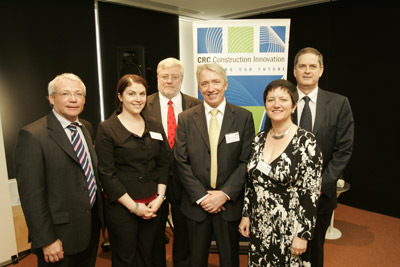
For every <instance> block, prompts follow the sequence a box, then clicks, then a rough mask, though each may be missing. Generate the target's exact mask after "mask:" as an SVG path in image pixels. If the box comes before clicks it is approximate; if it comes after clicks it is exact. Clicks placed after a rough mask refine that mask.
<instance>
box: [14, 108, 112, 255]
mask: <svg viewBox="0 0 400 267" xmlns="http://www.w3.org/2000/svg"><path fill="white" fill-rule="evenodd" d="M79 121H80V122H81V123H82V124H83V126H82V131H83V133H84V137H85V139H86V142H87V145H88V147H89V153H90V157H91V161H92V164H93V170H94V175H95V177H96V183H97V189H98V190H97V199H96V205H97V207H98V213H99V217H100V218H99V219H100V221H101V223H102V225H104V221H103V209H102V197H101V194H100V188H101V185H100V182H99V180H98V179H97V177H98V174H97V157H96V153H95V151H94V148H93V129H92V126H91V124H90V123H89V122H87V121H85V120H81V119H80V120H79ZM14 164H15V169H16V175H17V182H18V190H19V196H20V200H21V206H22V209H23V211H24V215H25V219H26V223H27V226H28V229H29V236H30V239H31V242H32V249H33V251H34V252H35V249H36V251H38V250H39V249H40V250H41V248H42V247H43V246H46V245H49V244H51V243H53V242H54V241H56V240H57V239H60V240H61V241H62V245H63V249H64V253H65V254H66V255H71V254H76V253H79V252H81V251H83V250H84V249H85V248H86V247H87V246H88V244H89V241H90V235H91V225H92V224H91V208H90V203H89V193H88V184H87V182H86V179H85V175H84V173H83V170H82V167H81V165H80V163H79V161H78V158H77V156H76V153H75V151H74V149H73V148H72V145H71V142H70V140H69V139H68V137H67V135H66V133H65V131H64V129H63V128H62V126H61V124H60V122H59V121H58V120H57V118H56V117H55V115H54V114H53V112H50V113H49V114H48V115H47V116H45V117H43V118H41V119H39V120H37V121H35V122H33V123H31V124H29V125H27V126H25V127H23V128H22V129H21V130H20V132H19V136H18V142H17V145H16V148H15V152H14Z"/></svg>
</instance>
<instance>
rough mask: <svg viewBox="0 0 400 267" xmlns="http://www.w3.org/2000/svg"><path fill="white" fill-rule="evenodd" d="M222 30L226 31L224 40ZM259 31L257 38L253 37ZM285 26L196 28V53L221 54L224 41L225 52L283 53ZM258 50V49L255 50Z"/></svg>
mask: <svg viewBox="0 0 400 267" xmlns="http://www.w3.org/2000/svg"><path fill="white" fill-rule="evenodd" d="M224 30H226V31H227V34H226V36H227V37H226V40H224V38H223V36H224V34H223V33H224V32H223V31H224ZM255 30H258V31H259V38H257V40H256V37H255ZM285 36H286V26H257V27H254V26H237V27H234V26H228V27H226V28H223V27H209V28H198V29H197V53H198V54H221V53H223V52H224V51H223V50H224V42H227V43H226V49H227V50H226V53H228V54H237V53H284V52H285V49H286V45H285ZM255 50H258V51H255Z"/></svg>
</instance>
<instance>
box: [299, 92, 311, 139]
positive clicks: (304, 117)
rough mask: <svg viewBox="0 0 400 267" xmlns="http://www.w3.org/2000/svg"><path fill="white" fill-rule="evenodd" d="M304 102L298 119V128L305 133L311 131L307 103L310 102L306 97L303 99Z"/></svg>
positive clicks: (309, 112) (309, 111)
mask: <svg viewBox="0 0 400 267" xmlns="http://www.w3.org/2000/svg"><path fill="white" fill-rule="evenodd" d="M303 100H304V108H303V112H302V113H301V117H300V127H301V128H303V129H304V130H306V131H309V132H311V131H312V119H311V110H310V106H309V105H308V102H310V98H309V97H308V96H305V97H303Z"/></svg>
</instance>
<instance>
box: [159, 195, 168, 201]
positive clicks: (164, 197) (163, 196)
mask: <svg viewBox="0 0 400 267" xmlns="http://www.w3.org/2000/svg"><path fill="white" fill-rule="evenodd" d="M157 197H161V198H162V199H163V200H166V199H167V197H166V196H165V195H163V194H157Z"/></svg>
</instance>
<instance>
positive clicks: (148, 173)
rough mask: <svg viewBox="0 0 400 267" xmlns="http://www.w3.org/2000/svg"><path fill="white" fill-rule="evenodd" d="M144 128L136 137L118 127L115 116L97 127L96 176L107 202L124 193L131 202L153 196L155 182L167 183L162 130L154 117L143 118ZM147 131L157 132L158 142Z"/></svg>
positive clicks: (166, 156)
mask: <svg viewBox="0 0 400 267" xmlns="http://www.w3.org/2000/svg"><path fill="white" fill-rule="evenodd" d="M145 126H146V127H145V131H144V133H143V135H142V136H141V137H139V136H137V135H135V134H133V133H131V132H130V131H128V130H127V129H126V128H125V127H124V126H123V125H122V123H121V122H120V120H119V119H118V117H117V115H116V113H113V114H112V115H111V117H110V118H108V119H107V120H105V121H103V122H101V123H100V124H99V127H98V129H97V137H96V151H97V155H98V158H99V174H100V180H101V182H102V186H103V189H104V192H105V194H106V195H107V198H108V200H109V201H111V202H112V201H115V200H117V199H118V198H120V197H121V196H122V195H124V194H125V193H128V194H129V195H130V197H131V198H133V199H142V198H147V197H149V196H151V195H153V194H156V193H157V185H158V184H159V183H161V184H167V183H168V170H169V158H168V153H167V150H166V148H165V146H164V144H163V140H164V139H165V137H164V136H163V135H162V131H161V130H162V129H161V128H162V127H161V125H160V123H158V122H156V121H155V119H154V118H147V119H146V120H145ZM151 132H153V133H158V134H159V137H160V138H161V140H158V139H155V138H154V137H152V136H151Z"/></svg>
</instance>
